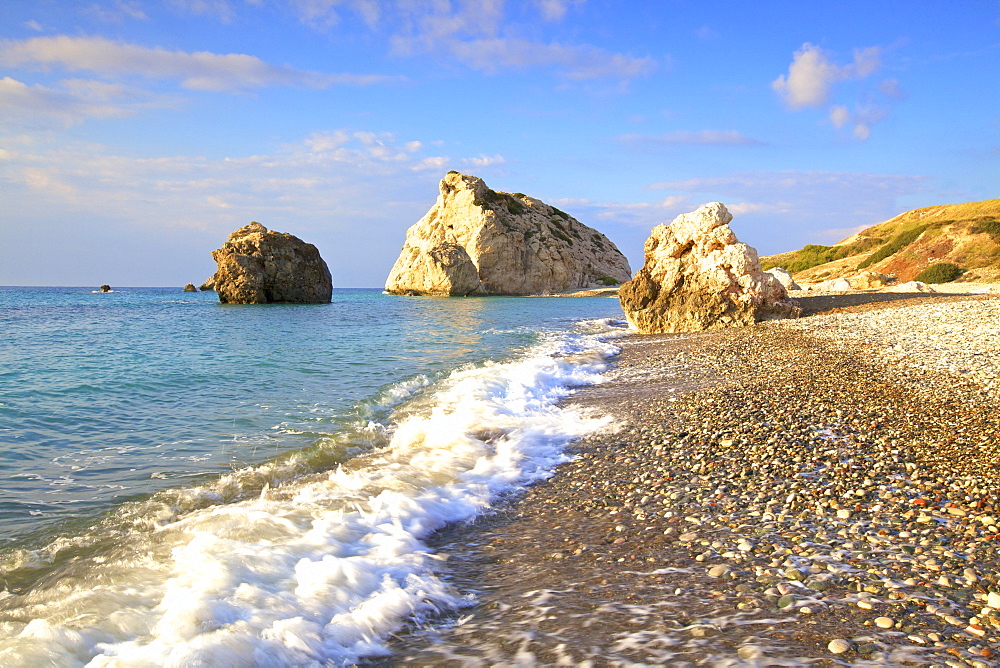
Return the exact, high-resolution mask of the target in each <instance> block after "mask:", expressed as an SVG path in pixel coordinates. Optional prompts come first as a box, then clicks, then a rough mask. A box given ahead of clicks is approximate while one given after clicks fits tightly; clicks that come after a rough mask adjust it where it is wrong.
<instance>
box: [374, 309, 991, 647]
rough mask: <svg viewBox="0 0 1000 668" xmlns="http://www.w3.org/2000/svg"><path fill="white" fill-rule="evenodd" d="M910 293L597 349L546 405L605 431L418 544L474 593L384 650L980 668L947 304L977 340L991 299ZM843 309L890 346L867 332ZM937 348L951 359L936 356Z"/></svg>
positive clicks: (986, 458)
mask: <svg viewBox="0 0 1000 668" xmlns="http://www.w3.org/2000/svg"><path fill="white" fill-rule="evenodd" d="M915 297H917V298H914V299H905V300H894V301H891V302H877V301H876V302H872V301H870V302H868V303H866V304H855V305H851V306H847V307H840V308H839V309H838V310H837V312H836V313H834V314H833V315H832V316H831V317H830V318H828V317H827V316H818V317H817V316H814V317H811V318H804V319H801V320H798V321H783V322H779V323H764V324H761V325H758V326H755V327H751V328H746V329H739V330H719V331H713V332H707V333H702V334H694V335H674V336H669V335H664V336H631V337H627V338H625V339H621V340H619V341H618V343H619V344H620V345H621V348H622V352H621V354H620V355H619V357H618V358H617V360H616V362H615V367H614V368H613V369H612V370H611V371H609V372H608V374H607V379H606V382H604V383H603V384H600V385H596V386H593V387H587V388H581V389H580V390H579V391H578V392H577V394H576V395H575V396H574V397H573V398H571V399H570V400H569V402H568V404H569V405H571V406H579V407H581V408H590V409H595V410H599V411H602V412H605V413H608V414H611V415H612V416H614V418H615V419H616V421H617V423H618V425H619V426H618V428H617V430H608V431H605V432H603V433H600V434H596V435H593V436H591V437H589V438H586V439H583V440H581V441H580V442H578V443H577V444H576V445H575V446H574V448H573V451H574V453H575V454H576V455H577V456H576V459H575V460H574V461H573V462H570V463H568V464H565V465H563V466H562V467H560V468H559V469H558V471H557V474H556V475H555V476H554V477H553V478H552V479H550V480H547V481H545V482H541V483H538V484H535V485H533V486H532V487H530V488H529V489H528V490H527V491H526V492H525V493H524V494H523V495H522V496H521V497H519V498H516V499H510V500H508V501H507V502H505V503H503V504H501V505H500V507H499V508H498V510H497V511H496V512H495V513H493V514H491V515H489V516H486V517H482V518H480V519H479V520H477V521H476V522H475V523H474V524H471V525H459V526H455V527H451V528H449V529H446V530H445V531H443V532H442V533H441V534H439V535H438V536H437V538H436V539H435V541H434V545H433V547H434V548H435V549H436V550H438V551H440V552H441V553H443V554H448V555H450V559H449V561H448V564H449V568H450V571H451V575H450V577H451V579H452V581H453V583H454V584H455V585H456V586H457V587H458V588H459V589H460V590H462V591H473V592H474V593H476V595H477V597H478V599H479V602H478V604H477V605H476V606H475V607H472V608H470V609H467V610H465V611H463V612H462V617H460V618H459V619H457V620H455V623H454V624H453V625H450V626H446V627H442V626H441V625H437V626H434V627H431V628H424V629H413V630H411V633H410V634H408V635H406V636H402V637H400V638H398V639H397V641H396V642H395V643H394V645H393V646H392V648H393V650H394V652H395V656H393V657H392V658H391V660H392V662H399V661H405V662H407V663H416V664H432V663H441V662H443V661H445V662H447V661H456V662H464V663H473V664H475V663H477V662H479V663H482V664H484V665H485V664H489V663H495V662H512V661H518V660H525V661H529V660H530V661H536V662H538V663H542V664H554V663H563V664H579V663H582V662H586V661H588V660H590V661H594V662H596V663H598V664H607V663H617V662H635V661H642V662H647V663H669V664H672V665H676V664H684V663H689V664H698V663H712V662H721V663H739V662H751V663H762V662H776V663H782V664H784V665H789V664H791V665H796V664H804V663H809V664H816V665H836V664H843V663H853V662H858V661H872V660H874V661H881V662H887V663H890V664H893V665H900V664H912V665H918V664H927V663H940V664H946V663H947V662H949V661H950V662H953V665H983V666H989V665H996V664H995V662H996V660H997V656H998V654H1000V613H998V612H994V611H993V610H992V609H991V608H990V607H989V606H988V605H987V604H988V603H990V602H992V603H994V604H995V605H1000V600H997V599H998V597H996V596H994V597H991V596H990V593H991V592H994V593H1000V582H997V580H996V577H997V574H998V573H1000V550H998V547H1000V528H998V526H997V524H996V522H998V521H1000V507H998V501H1000V483H998V479H1000V477H998V475H997V474H998V473H1000V467H998V461H1000V457H998V455H1000V443H997V438H996V419H995V413H994V409H993V404H992V403H991V400H995V396H996V387H997V385H996V363H995V362H994V361H993V359H992V357H993V356H989V357H990V358H982V355H981V354H980V353H979V351H977V350H976V349H975V346H971V347H970V346H968V345H965V346H963V345H962V335H963V332H962V322H961V321H959V320H954V319H949V311H950V310H951V309H960V310H962V311H963V313H964V316H963V317H966V318H968V317H976V313H978V312H979V311H983V312H985V313H986V314H987V316H988V317H989V318H992V319H993V320H991V322H992V324H993V326H994V329H993V331H994V332H995V331H996V329H995V327H996V325H997V324H1000V301H998V300H997V299H996V297H995V296H994V297H989V296H982V297H975V298H973V297H949V296H932V297H927V296H926V295H919V296H915ZM976 305H979V306H976ZM911 308H918V309H927V308H931V309H936V310H937V315H936V316H934V317H935V318H936V321H935V322H929V323H928V322H923V321H921V320H920V319H919V318H917V317H915V315H919V314H918V312H916V311H913V310H911ZM969 309H972V311H971V312H970V311H969ZM823 310H824V311H828V310H829V309H823ZM841 314H846V315H849V316H851V318H853V320H852V321H851V323H850V326H849V327H848V326H846V325H841V326H839V329H838V324H837V318H838V317H839V316H840V315H841ZM865 320H867V321H868V322H869V323H871V324H873V327H874V328H877V329H880V330H881V331H883V332H888V334H887V337H888V339H889V340H892V337H894V336H895V337H898V338H897V339H895V340H898V341H900V346H897V347H900V348H901V349H900V350H896V349H895V348H888V347H887V346H886V345H885V343H884V342H874V343H869V344H868V345H866V342H869V338H868V337H869V335H870V332H866V331H865V330H863V329H859V325H858V323H859V321H865ZM917 323H919V324H920V325H921V327H922V328H923V329H922V330H921V331H922V336H924V337H938V338H937V344H936V345H935V346H934V347H927V346H923V349H924V350H923V353H921V349H922V342H921V341H920V340H916V341H909V342H907V341H906V340H905V337H902V334H903V333H905V332H907V331H912V330H913V328H914V325H915V324H917ZM935 327H937V328H938V329H939V330H941V331H940V332H938V333H937V334H935V333H934V332H935V331H937V330H935ZM945 330H948V331H949V332H950V333H951V334H950V337H949V336H941V335H942V334H944V333H946V332H945ZM956 332H957V333H956ZM966 338H967V337H966ZM942 342H943V343H942ZM903 344H905V345H903ZM942 346H943V347H942ZM960 349H963V350H965V352H964V353H963V352H962V350H960ZM970 351H971V352H970ZM883 353H891V354H889V356H888V357H887V356H886V355H885V354H883ZM953 353H954V354H959V353H961V355H965V358H961V355H959V357H960V358H961V359H967V360H968V364H965V365H960V366H963V368H961V369H953V370H951V371H949V368H948V366H947V365H944V366H942V365H940V364H936V363H935V362H934V360H935V359H936V360H938V361H940V360H941V359H943V358H946V357H947V356H948V355H950V354H953ZM921 354H923V355H924V356H925V357H926V359H924V358H921V357H920V355H921ZM907 356H909V357H907ZM976 360H979V361H978V362H977V361H976ZM980 362H981V365H980V368H978V369H976V370H974V371H975V373H972V372H970V370H969V369H965V368H964V366H973V365H974V364H978V363H980ZM991 382H992V383H993V385H990V384H989V383H991ZM984 609H985V610H986V612H985V613H984V612H983V610H984Z"/></svg>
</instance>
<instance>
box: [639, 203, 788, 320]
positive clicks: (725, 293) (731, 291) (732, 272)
mask: <svg viewBox="0 0 1000 668" xmlns="http://www.w3.org/2000/svg"><path fill="white" fill-rule="evenodd" d="M732 218H733V217H732V215H731V214H730V213H729V211H728V210H727V209H726V207H725V205H724V204H722V203H720V202H712V203H710V204H705V205H703V206H702V207H700V208H699V209H698V210H697V211H694V212H692V213H686V214H683V215H680V216H678V217H677V218H675V219H674V221H673V222H672V223H671V224H670V225H658V226H657V227H655V228H654V229H653V231H652V233H651V235H650V237H649V238H648V239H647V240H646V259H645V264H644V265H643V267H642V269H640V270H639V271H638V272H637V273H636V275H635V278H634V279H632V280H631V281H629V282H628V283H625V284H624V285H622V286H621V288H620V290H619V296H620V298H621V303H622V308H623V309H624V311H625V315H626V317H627V318H628V321H629V323H630V324H631V325H632V326H633V327H635V328H636V329H638V330H639V331H640V332H643V333H647V334H654V333H672V332H697V331H702V330H706V329H721V328H725V327H742V326H745V325H752V324H753V323H755V322H759V321H761V320H774V319H779V318H789V317H797V316H798V315H799V312H800V311H799V308H798V307H796V306H794V305H793V304H792V303H791V302H789V301H787V296H788V295H787V293H786V291H785V288H784V287H782V285H781V283H780V282H779V281H778V279H777V278H775V277H774V276H772V275H771V274H766V273H764V272H763V271H761V268H760V261H759V260H758V259H757V251H755V250H754V249H753V248H751V247H750V246H748V245H746V244H745V243H741V242H740V241H739V240H737V238H736V234H735V233H734V232H733V231H732V229H730V227H729V221H731V220H732Z"/></svg>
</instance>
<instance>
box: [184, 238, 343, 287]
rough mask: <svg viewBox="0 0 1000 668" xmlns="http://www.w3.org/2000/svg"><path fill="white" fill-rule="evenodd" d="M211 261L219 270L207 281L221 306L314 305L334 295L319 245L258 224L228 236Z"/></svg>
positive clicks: (213, 252) (331, 281)
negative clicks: (317, 246)
mask: <svg viewBox="0 0 1000 668" xmlns="http://www.w3.org/2000/svg"><path fill="white" fill-rule="evenodd" d="M212 258H213V259H214V260H215V261H216V262H217V263H218V269H217V270H216V272H215V275H214V276H213V277H212V278H211V279H209V281H211V282H213V283H214V289H215V292H216V293H217V294H218V295H219V301H220V302H222V303H223V304H272V303H293V304H315V303H325V302H329V301H330V298H331V297H332V295H333V280H332V278H331V276H330V270H329V269H328V268H327V266H326V262H324V261H323V258H322V257H320V254H319V251H318V250H317V249H316V247H315V246H313V245H312V244H307V243H306V242H304V241H302V240H301V239H299V238H298V237H295V236H293V235H291V234H287V233H284V232H274V231H271V230H268V229H267V228H266V227H264V226H263V225H261V224H260V223H257V222H253V223H250V224H249V225H246V226H244V227H241V228H240V229H238V230H236V231H235V232H233V233H232V234H230V235H229V240H228V241H226V242H225V243H224V244H222V248H220V249H218V250H215V251H212ZM209 281H206V285H207V284H208V283H209ZM203 289H205V288H204V286H203Z"/></svg>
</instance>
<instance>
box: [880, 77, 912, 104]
mask: <svg viewBox="0 0 1000 668" xmlns="http://www.w3.org/2000/svg"><path fill="white" fill-rule="evenodd" d="M878 92H880V93H882V95H885V96H886V97H887V98H889V99H891V100H902V99H903V98H905V97H906V94H905V93H904V92H903V90H902V89H901V88H900V87H899V79H885V80H884V81H881V82H880V83H879V85H878Z"/></svg>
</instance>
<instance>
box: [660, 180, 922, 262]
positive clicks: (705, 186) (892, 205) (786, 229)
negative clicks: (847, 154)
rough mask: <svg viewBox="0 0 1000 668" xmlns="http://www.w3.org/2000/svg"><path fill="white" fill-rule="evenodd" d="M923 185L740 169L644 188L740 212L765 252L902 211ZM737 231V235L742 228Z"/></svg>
mask: <svg viewBox="0 0 1000 668" xmlns="http://www.w3.org/2000/svg"><path fill="white" fill-rule="evenodd" d="M926 187H927V180H926V178H925V177H923V176H914V175H907V174H870V173H860V172H821V171H794V170H786V171H759V172H740V173H734V174H727V175H724V176H714V177H709V178H693V179H684V180H678V181H663V182H659V183H653V184H651V185H650V186H649V188H650V189H651V190H666V191H668V192H670V193H671V194H672V195H674V196H679V195H684V196H687V197H689V198H690V199H691V200H692V201H693V202H698V203H702V202H709V201H722V202H725V203H726V205H727V206H729V207H730V210H731V211H732V212H733V215H734V216H735V215H736V213H737V212H739V213H740V214H741V217H740V219H738V220H737V221H736V224H737V225H738V226H740V227H743V229H745V230H747V236H748V238H747V239H746V241H747V242H748V243H751V245H755V242H757V241H758V240H764V239H766V240H767V242H766V243H767V246H766V247H764V248H760V249H759V250H761V251H762V252H764V253H776V252H781V251H786V250H793V249H795V248H800V247H802V246H803V245H805V244H807V243H829V242H830V240H831V235H835V234H836V233H837V232H836V231H837V230H844V229H854V228H856V227H858V226H865V225H873V224H875V223H879V222H881V221H883V220H887V219H889V218H891V217H892V216H895V215H897V214H899V213H901V211H902V209H901V208H900V206H899V202H900V201H901V200H903V199H906V198H909V197H912V196H913V195H914V194H917V193H921V192H924V190H925V189H926ZM828 230H834V231H835V232H828ZM738 233H739V234H740V235H741V239H742V235H743V232H739V231H738ZM777 244H781V245H780V246H779V245H777Z"/></svg>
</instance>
